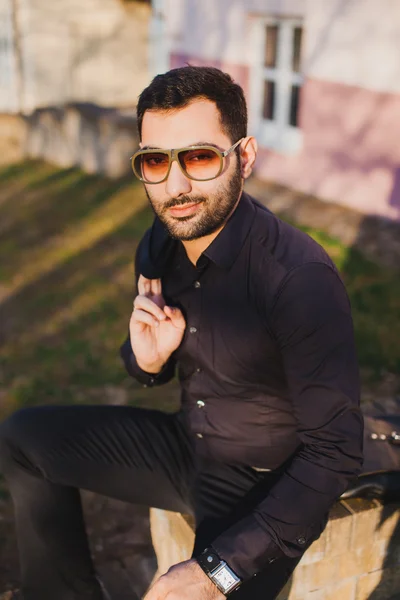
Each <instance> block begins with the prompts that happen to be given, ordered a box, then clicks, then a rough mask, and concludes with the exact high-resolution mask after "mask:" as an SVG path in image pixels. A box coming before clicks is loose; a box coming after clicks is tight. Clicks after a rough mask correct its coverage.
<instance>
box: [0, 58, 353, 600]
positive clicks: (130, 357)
mask: <svg viewBox="0 0 400 600" xmlns="http://www.w3.org/2000/svg"><path fill="white" fill-rule="evenodd" d="M137 112H138V126H139V133H140V139H141V144H140V150H139V151H138V152H137V153H135V155H134V157H133V159H132V161H133V169H134V172H135V174H136V175H137V176H138V177H139V178H140V179H141V180H142V181H143V183H144V187H145V190H146V193H147V195H148V198H149V201H150V204H151V206H152V207H153V209H154V212H155V220H154V223H153V226H152V227H151V229H150V230H149V231H148V232H146V234H145V236H144V237H143V239H142V241H141V243H140V245H139V248H138V251H137V254H136V275H137V288H138V289H137V292H138V293H137V296H136V298H135V300H134V309H133V313H132V316H131V320H130V327H129V329H130V336H129V338H128V340H127V341H126V342H125V344H124V345H123V347H122V349H121V352H122V356H123V359H124V362H125V365H126V368H127V370H128V372H129V373H130V374H131V375H132V376H134V377H136V378H137V379H138V380H139V381H140V382H142V383H143V384H144V385H148V386H153V385H160V384H163V383H165V382H167V381H169V380H170V379H171V378H172V377H173V375H174V373H175V370H176V367H178V371H179V380H180V384H181V388H182V403H181V409H180V410H179V411H178V412H177V413H175V414H166V413H162V412H159V411H153V410H143V409H137V408H133V407H114V406H76V407H74V406H67V407H39V408H34V409H25V410H23V411H19V412H18V413H16V414H14V415H13V416H12V417H11V418H10V419H9V420H8V421H6V422H5V423H4V424H3V425H2V427H1V435H0V440H1V454H0V456H1V462H2V469H3V472H4V474H5V476H6V477H7V479H8V482H9V486H10V490H11V493H12V496H13V499H14V504H15V515H16V526H17V534H18V543H19V550H20V557H21V570H22V589H23V592H24V598H25V600H47V599H49V600H50V599H51V600H55V599H57V600H72V599H82V600H83V599H89V598H90V599H96V600H97V599H99V598H102V592H101V588H100V585H99V583H98V581H97V579H96V577H95V574H94V570H93V566H92V563H91V559H90V555H89V550H88V545H87V539H86V535H85V532H84V524H83V519H82V514H81V506H80V499H79V492H78V489H79V488H86V489H90V490H94V491H96V492H99V493H101V494H106V495H109V496H114V497H116V498H119V499H122V500H127V501H129V502H134V503H141V504H146V505H148V506H156V507H160V508H164V509H168V510H173V511H183V512H185V513H189V512H190V513H192V514H193V515H194V516H195V519H196V542H195V547H194V550H193V556H192V558H191V559H190V560H188V561H186V562H184V563H181V564H178V565H175V566H174V567H172V568H171V569H170V570H169V571H168V573H166V574H164V575H163V576H162V577H161V578H160V579H159V580H158V581H157V582H155V584H154V585H153V586H152V587H151V589H150V590H149V591H148V593H147V595H146V600H164V599H168V600H178V599H179V600H214V599H215V600H216V599H220V598H224V597H225V596H232V598H236V599H237V600H243V599H246V600H247V599H249V600H250V599H252V600H257V599H259V600H269V599H273V598H276V596H277V595H278V593H279V591H280V589H281V588H282V587H283V586H284V584H285V582H286V581H287V580H288V578H289V576H290V574H291V573H292V571H293V569H294V568H295V566H296V564H297V563H298V561H299V560H300V558H301V556H302V555H303V553H304V551H305V550H306V549H307V547H308V546H309V545H310V544H311V543H312V542H313V541H314V540H315V539H317V538H318V537H319V535H320V534H321V532H322V530H323V529H324V527H325V525H326V521H327V513H328V511H329V509H330V507H331V506H332V504H333V503H334V501H335V500H336V499H337V498H338V497H339V496H340V495H341V493H342V492H344V491H345V490H346V487H347V486H348V483H349V481H350V479H352V478H353V477H354V475H356V474H357V473H358V472H359V470H360V466H361V462H362V417H361V414H360V411H359V381H358V368H357V360H356V353H355V348H354V339H353V327H352V319H351V311H350V306H349V301H348V298H347V295H346V292H345V289H344V286H343V283H342V282H341V280H340V277H339V275H338V272H337V270H336V268H335V266H334V265H333V263H332V261H331V260H330V259H329V257H328V256H327V255H326V253H325V252H324V250H323V249H322V248H321V247H320V246H319V245H318V244H316V243H315V242H314V241H313V240H311V239H310V238H309V237H308V236H307V235H305V234H303V233H301V232H300V231H298V230H297V229H295V228H293V227H291V226H289V225H287V224H285V223H283V222H282V221H280V220H279V219H278V218H277V217H275V216H274V215H273V214H272V213H271V212H270V211H268V210H267V209H266V208H264V207H263V206H262V205H261V204H259V203H258V202H256V201H255V200H254V199H252V198H251V197H250V196H248V195H247V194H245V193H243V183H244V180H245V179H247V178H248V177H249V175H250V174H251V172H252V168H253V165H254V162H255V158H256V152H257V144H256V141H255V139H254V138H253V137H251V136H248V135H247V111H246V103H245V99H244V96H243V91H242V89H241V88H240V87H239V86H238V85H236V84H235V83H234V82H233V81H232V79H231V78H230V77H229V76H228V75H226V74H224V73H222V72H221V71H219V70H217V69H214V68H203V67H202V68H196V67H184V68H181V69H175V70H172V71H170V72H168V73H166V74H164V75H159V76H157V77H156V78H155V79H154V80H153V82H152V83H151V84H150V86H149V87H148V88H146V89H145V90H144V91H143V92H142V94H141V96H140V98H139V103H138V110H137ZM160 393H162V392H160Z"/></svg>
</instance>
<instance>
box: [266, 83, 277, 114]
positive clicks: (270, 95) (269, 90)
mask: <svg viewBox="0 0 400 600" xmlns="http://www.w3.org/2000/svg"><path fill="white" fill-rule="evenodd" d="M274 116H275V82H274V81H264V101H263V118H264V119H269V120H270V121H272V120H273V119H274Z"/></svg>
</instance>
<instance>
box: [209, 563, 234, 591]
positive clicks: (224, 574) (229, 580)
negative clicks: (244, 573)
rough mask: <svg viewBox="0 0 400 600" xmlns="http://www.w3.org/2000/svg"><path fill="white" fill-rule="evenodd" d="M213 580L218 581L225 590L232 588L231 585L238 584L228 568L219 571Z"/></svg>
mask: <svg viewBox="0 0 400 600" xmlns="http://www.w3.org/2000/svg"><path fill="white" fill-rule="evenodd" d="M213 579H215V581H218V583H219V584H220V586H221V587H222V588H224V590H226V589H228V588H230V587H231V585H233V584H234V583H236V579H235V578H234V577H233V575H231V573H229V571H228V569H227V568H226V567H223V568H222V569H221V570H220V571H218V573H216V574H215V575H214V576H213Z"/></svg>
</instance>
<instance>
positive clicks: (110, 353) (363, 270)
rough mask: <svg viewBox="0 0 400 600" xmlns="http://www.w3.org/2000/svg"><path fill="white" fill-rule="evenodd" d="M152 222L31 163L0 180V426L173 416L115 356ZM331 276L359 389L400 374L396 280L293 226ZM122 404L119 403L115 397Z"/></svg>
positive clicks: (95, 187)
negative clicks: (52, 416) (7, 420)
mask: <svg viewBox="0 0 400 600" xmlns="http://www.w3.org/2000/svg"><path fill="white" fill-rule="evenodd" d="M151 220H152V213H151V211H150V209H149V208H148V206H147V201H146V198H145V195H144V193H143V190H142V188H141V187H140V185H138V184H136V183H135V182H134V181H133V179H132V178H131V177H128V178H126V179H119V180H108V179H106V178H103V177H100V176H96V175H88V174H85V173H82V172H81V171H79V170H78V169H57V168H55V167H53V166H50V165H47V164H44V163H41V162H36V161H30V162H25V163H22V164H18V165H13V166H10V167H8V168H3V169H0V345H1V349H0V418H1V417H2V416H5V415H6V414H9V413H10V412H12V411H13V410H15V408H17V407H19V406H25V405H33V404H42V403H64V402H99V401H100V402H101V401H104V402H108V401H114V400H115V397H116V396H117V395H118V394H120V395H121V394H122V397H123V398H126V399H127V400H128V401H129V402H132V403H135V404H137V405H144V404H146V405H147V406H149V405H152V406H158V407H162V408H163V409H165V410H169V409H173V408H175V407H176V406H177V385H176V382H172V383H171V384H169V385H168V386H165V387H163V388H161V389H160V388H159V389H153V390H144V389H143V388H142V387H141V386H139V385H138V384H136V383H135V382H132V380H130V379H129V378H128V377H127V376H126V375H125V372H124V370H123V369H122V368H121V362H120V358H119V354H118V349H119V346H120V344H121V342H122V341H123V339H124V336H125V333H126V331H127V327H128V320H129V316H130V312H131V308H132V287H133V256H134V252H135V248H136V245H137V242H138V241H139V239H140V237H141V235H142V233H143V231H144V230H145V229H146V227H147V226H148V225H149V224H150V223H151ZM302 229H304V230H306V231H307V233H309V234H310V235H311V236H312V237H314V238H315V239H316V240H317V241H318V242H319V243H321V244H322V245H323V246H324V247H325V248H326V249H327V251H328V252H329V254H330V255H331V256H332V258H333V259H334V260H335V262H336V264H337V265H338V266H339V268H340V270H341V272H342V275H343V277H344V280H345V282H346V285H347V289H348V292H349V295H350V299H351V302H352V306H353V317H354V324H355V331H356V340H357V348H358V354H359V360H360V365H361V367H362V368H363V373H364V378H366V379H368V380H373V381H375V382H379V381H380V380H381V379H382V378H384V377H385V374H386V373H387V372H389V373H395V374H400V344H399V342H398V340H399V339H400V278H399V277H398V274H396V273H394V272H391V271H390V270H385V269H382V268H381V267H378V266H376V265H375V264H373V263H372V262H370V261H368V260H366V259H365V258H364V257H363V256H362V255H361V254H360V253H359V252H357V251H355V250H353V249H352V248H348V247H346V246H344V245H343V244H341V243H340V242H338V241H337V240H335V239H332V238H331V237H329V236H327V235H326V234H325V233H324V232H321V231H316V230H311V229H307V228H304V227H302ZM119 397H121V396H119Z"/></svg>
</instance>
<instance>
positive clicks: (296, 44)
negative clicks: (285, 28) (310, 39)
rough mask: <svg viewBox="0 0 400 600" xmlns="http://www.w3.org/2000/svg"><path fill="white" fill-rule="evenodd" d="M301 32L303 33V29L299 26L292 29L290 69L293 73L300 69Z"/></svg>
mask: <svg viewBox="0 0 400 600" xmlns="http://www.w3.org/2000/svg"><path fill="white" fill-rule="evenodd" d="M302 34H303V29H302V28H301V27H295V28H294V29H293V56H292V69H293V71H294V72H295V73H298V72H299V71H300V58H301V38H302Z"/></svg>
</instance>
